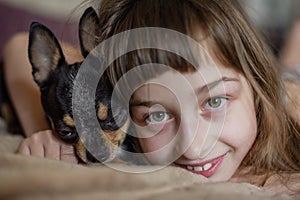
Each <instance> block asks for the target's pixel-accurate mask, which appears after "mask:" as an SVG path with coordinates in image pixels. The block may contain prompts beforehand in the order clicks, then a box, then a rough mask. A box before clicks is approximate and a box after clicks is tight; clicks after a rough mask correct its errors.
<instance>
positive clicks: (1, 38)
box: [0, 3, 78, 59]
mask: <svg viewBox="0 0 300 200" xmlns="http://www.w3.org/2000/svg"><path fill="white" fill-rule="evenodd" d="M33 21H38V22H40V23H42V24H44V25H46V26H47V27H48V28H50V29H51V30H52V31H53V32H54V34H55V35H56V37H57V38H58V39H59V40H63V41H66V42H69V43H72V44H77V43H78V41H77V40H78V33H77V31H78V28H77V27H78V25H77V23H74V22H73V23H72V24H71V23H70V22H66V21H59V20H53V19H48V18H45V17H42V16H38V15H36V14H32V13H30V12H27V11H24V10H21V9H18V8H14V7H10V6H7V5H3V4H1V3H0V59H1V57H2V51H3V47H4V45H5V43H6V42H7V40H8V39H9V38H10V37H11V36H12V35H13V34H15V33H17V32H20V31H29V27H30V24H31V22H33Z"/></svg>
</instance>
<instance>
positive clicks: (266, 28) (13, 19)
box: [0, 0, 300, 55]
mask: <svg viewBox="0 0 300 200" xmlns="http://www.w3.org/2000/svg"><path fill="white" fill-rule="evenodd" d="M82 1H83V0H68V1H67V0H0V27H1V33H0V34H1V35H0V55H1V54H2V49H3V45H4V43H5V42H6V41H7V40H8V38H9V37H10V36H11V35H12V34H14V33H16V32H18V31H28V29H29V25H30V23H31V21H39V22H42V23H44V24H45V25H47V26H48V27H49V28H51V30H53V32H54V33H55V34H56V35H57V36H58V38H60V39H62V40H65V41H67V42H70V43H73V44H74V43H75V44H76V43H77V21H76V20H77V18H78V16H79V15H80V14H81V13H80V12H81V11H82V10H83V9H75V8H76V7H78V5H79V4H80V3H81V2H82ZM242 1H244V3H245V7H246V9H247V12H248V13H249V15H250V16H251V19H252V20H253V22H254V23H255V25H256V26H257V27H258V28H259V29H260V31H261V32H262V33H263V35H264V36H265V38H266V40H267V42H268V44H270V46H271V47H272V48H273V50H274V52H275V53H276V54H278V52H279V51H280V49H281V47H282V44H283V42H284V41H285V38H286V35H287V34H288V32H289V30H290V29H291V26H292V25H293V23H294V21H295V20H296V19H298V17H299V16H300V12H299V9H300V0H242ZM74 9H75V10H74Z"/></svg>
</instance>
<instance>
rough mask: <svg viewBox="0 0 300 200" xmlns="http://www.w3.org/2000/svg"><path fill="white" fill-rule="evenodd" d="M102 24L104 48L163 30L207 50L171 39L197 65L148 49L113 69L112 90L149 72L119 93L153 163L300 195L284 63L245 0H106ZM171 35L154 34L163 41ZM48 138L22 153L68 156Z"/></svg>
mask: <svg viewBox="0 0 300 200" xmlns="http://www.w3.org/2000/svg"><path fill="white" fill-rule="evenodd" d="M99 19H100V24H101V33H100V35H97V36H98V37H97V39H98V42H102V41H105V40H106V39H108V38H110V37H111V36H113V35H115V34H117V33H121V32H123V31H127V30H130V29H133V28H141V27H160V28H166V29H168V30H173V31H176V32H179V33H181V34H185V35H187V36H188V37H191V38H193V39H194V40H195V41H197V42H198V43H199V44H200V45H201V46H202V47H203V50H205V52H208V54H209V57H210V58H208V57H207V55H206V54H205V53H201V52H202V51H199V55H198V56H197V55H195V53H194V51H193V50H191V47H190V46H189V44H188V43H184V42H182V41H180V40H176V38H175V39H174V38H171V40H172V39H173V40H172V42H171V43H172V44H174V45H175V46H176V45H177V46H178V49H185V50H186V51H187V52H189V51H191V52H193V53H192V54H193V59H194V60H195V61H197V62H196V63H198V64H199V67H197V66H193V65H192V64H191V62H188V61H187V60H186V59H184V58H182V57H180V56H178V55H176V52H175V53H174V52H173V53H171V52H167V51H164V50H158V49H149V48H148V49H140V50H135V51H131V52H129V53H128V54H126V55H124V56H121V57H120V58H118V59H116V61H115V62H114V63H113V64H112V65H111V66H110V70H109V75H110V78H111V81H112V83H113V84H117V83H118V81H119V80H120V79H121V78H122V77H123V75H125V74H126V73H127V72H129V71H130V70H131V69H133V68H134V67H136V66H141V65H147V66H148V68H147V69H150V71H147V72H143V71H142V72H141V73H140V74H139V77H140V78H141V80H142V81H143V82H142V83H141V84H139V85H134V86H133V89H134V90H133V93H132V95H131V94H130V93H129V94H128V93H127V92H126V91H122V93H120V95H122V96H124V97H125V98H127V99H128V95H131V97H130V101H129V103H130V113H131V117H132V119H133V122H134V127H135V130H136V133H137V136H138V137H139V143H140V146H141V151H142V152H143V153H145V154H146V156H147V159H148V160H149V162H150V163H152V164H160V165H161V164H168V163H170V161H172V162H173V164H174V165H176V166H178V167H182V168H183V169H186V170H188V171H190V172H192V173H196V174H200V175H203V176H205V177H207V178H208V179H210V180H212V181H237V182H242V181H246V182H250V183H253V184H256V185H259V186H264V187H265V188H267V189H268V190H270V191H276V192H286V193H297V192H299V188H300V187H299V181H300V179H299V177H297V176H296V173H297V172H299V171H300V165H299V160H300V154H299V150H300V146H299V142H300V135H299V125H297V124H296V123H295V121H294V120H293V119H292V118H291V117H290V116H289V115H288V113H287V110H286V106H285V96H284V94H285V93H284V85H283V82H282V80H281V79H280V73H279V67H278V66H277V64H276V61H275V59H274V58H273V56H272V55H271V53H270V51H269V49H268V48H267V47H266V45H265V44H264V43H263V42H262V41H261V39H260V38H259V36H258V35H257V33H256V32H255V30H254V29H253V28H252V26H251V25H250V23H249V21H248V20H247V17H246V16H245V14H244V11H243V10H242V8H241V6H240V3H239V1H238V0H232V1H227V0H141V1H136V0H103V1H101V3H100V6H99ZM166 38H167V39H168V35H159V34H158V35H155V36H151V37H149V39H150V40H154V41H156V42H157V43H163V42H164V41H165V40H166ZM133 39H135V38H133ZM136 39H137V43H139V42H141V43H143V42H144V41H143V40H139V38H136ZM168 41H169V40H168ZM202 55H204V56H202ZM149 63H150V64H151V63H159V64H163V65H164V66H168V67H169V68H172V69H169V68H168V70H165V68H164V67H163V70H161V69H162V68H161V67H159V68H156V67H151V66H152V65H148V64H149ZM7 66H8V63H7ZM14 66H16V67H20V65H19V66H18V65H14ZM7 68H8V67H6V69H7ZM29 69H30V68H29ZM29 69H28V71H30V70H29ZM156 69H159V70H157V71H156ZM16 71H17V70H15V72H16ZM11 76H12V75H11ZM7 77H9V74H8V70H7ZM7 80H8V79H7ZM125 81H126V80H125ZM125 83H128V84H130V81H128V80H127V82H125ZM29 88H31V86H30V87H29ZM11 91H12V90H11ZM14 99H15V101H17V100H16V99H17V98H14ZM127 103H128V102H127ZM16 104H17V103H15V105H16ZM33 109H34V110H35V109H36V108H33ZM17 110H18V109H17ZM19 113H22V112H21V111H19ZM23 114H24V115H25V113H23ZM35 116H37V115H35ZM39 116H40V114H39ZM30 117H32V116H30ZM25 118H26V117H25ZM21 121H22V120H21ZM25 121H26V120H25ZM25 121H24V123H26V122H25ZM24 123H23V124H24ZM34 123H35V122H33V123H32V124H33V127H34ZM24 126H25V125H24ZM43 128H45V127H42V128H41V129H30V131H29V132H30V133H32V132H35V131H37V130H42V129H43ZM50 133H51V131H50V130H48V131H42V132H38V133H36V134H33V136H31V137H29V138H27V139H26V140H25V141H24V142H23V143H22V144H21V146H20V148H19V152H20V153H23V154H32V155H40V156H45V157H51V156H52V157H55V156H56V157H57V155H63V154H64V151H61V152H60V151H57V150H53V149H55V148H56V149H57V147H58V149H62V148H61V146H65V145H64V144H62V143H61V142H59V141H55V142H54V144H55V145H56V146H55V147H54V146H51V145H50V144H51V143H49V142H48V141H53V140H54V139H53V138H52V139H51V137H52V136H50V135H51V134H50ZM29 135H30V134H29ZM177 135H178V136H177ZM49 137H50V139H45V138H49ZM41 144H42V145H41ZM52 144H53V143H52ZM57 144H58V145H57ZM45 147H46V148H45ZM65 147H67V148H69V147H68V146H65ZM47 149H49V150H47ZM53 151H55V153H53ZM156 152H159V154H157V153H156ZM47 155H48V156H47ZM50 155H51V156H50ZM53 155H55V156H53ZM278 175H279V176H278Z"/></svg>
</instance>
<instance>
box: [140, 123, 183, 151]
mask: <svg viewBox="0 0 300 200" xmlns="http://www.w3.org/2000/svg"><path fill="white" fill-rule="evenodd" d="M149 126H153V125H149ZM151 129H155V128H154V127H151ZM138 131H142V130H141V129H140V130H137V132H138ZM144 131H145V130H144ZM152 134H153V136H151V137H148V138H139V142H140V144H141V147H142V150H143V151H144V152H145V153H149V152H153V151H157V150H160V149H161V148H164V147H165V146H166V145H168V144H169V143H170V142H171V141H172V140H173V139H174V137H175V136H176V134H177V130H176V124H175V120H170V121H169V122H167V123H165V124H164V126H163V127H161V130H160V131H158V132H157V133H155V134H154V133H152ZM137 135H144V134H143V133H137Z"/></svg>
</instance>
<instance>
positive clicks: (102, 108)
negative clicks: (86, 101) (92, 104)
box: [97, 103, 108, 120]
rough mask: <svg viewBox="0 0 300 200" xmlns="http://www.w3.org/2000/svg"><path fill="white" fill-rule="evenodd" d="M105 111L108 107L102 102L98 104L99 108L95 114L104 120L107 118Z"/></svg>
mask: <svg viewBox="0 0 300 200" xmlns="http://www.w3.org/2000/svg"><path fill="white" fill-rule="evenodd" d="M107 112H108V108H107V106H106V105H104V104H103V103H100V104H99V108H98V112H97V116H98V118H99V119H100V120H106V118H107Z"/></svg>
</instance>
